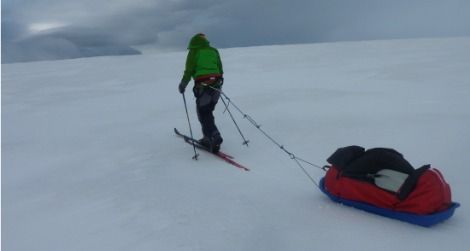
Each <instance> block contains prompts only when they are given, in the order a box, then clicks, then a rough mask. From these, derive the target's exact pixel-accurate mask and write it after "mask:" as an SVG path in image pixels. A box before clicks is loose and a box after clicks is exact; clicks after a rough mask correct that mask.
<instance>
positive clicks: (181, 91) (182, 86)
mask: <svg viewBox="0 0 470 251" xmlns="http://www.w3.org/2000/svg"><path fill="white" fill-rule="evenodd" d="M186 85H188V83H186V82H184V81H181V82H180V84H179V85H178V90H179V91H180V93H184V90H185V89H186Z"/></svg>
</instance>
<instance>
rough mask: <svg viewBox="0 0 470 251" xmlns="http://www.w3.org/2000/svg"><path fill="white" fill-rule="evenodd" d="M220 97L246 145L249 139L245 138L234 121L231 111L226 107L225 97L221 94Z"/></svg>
mask: <svg viewBox="0 0 470 251" xmlns="http://www.w3.org/2000/svg"><path fill="white" fill-rule="evenodd" d="M220 99H221V100H222V102H223V103H224V105H225V109H226V110H227V111H228V114H229V115H230V118H231V119H232V121H233V123H234V124H235V127H237V130H238V133H240V136H242V139H243V145H246V146H248V142H250V141H249V140H247V139H245V136H244V135H243V133H242V131H241V130H240V127H239V126H238V124H237V122H236V121H235V118H234V117H233V115H232V112H231V111H230V109H228V105H229V104H228V103H227V102H225V99H224V97H223V96H221V97H220Z"/></svg>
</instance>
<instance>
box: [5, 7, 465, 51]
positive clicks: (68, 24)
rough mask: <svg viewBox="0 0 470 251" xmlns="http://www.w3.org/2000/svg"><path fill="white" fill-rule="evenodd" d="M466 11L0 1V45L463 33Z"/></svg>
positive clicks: (226, 43) (122, 47)
mask: <svg viewBox="0 0 470 251" xmlns="http://www.w3.org/2000/svg"><path fill="white" fill-rule="evenodd" d="M5 2H6V3H5ZM468 13H470V1H467V0H446V1H442V0H394V1H390V0H357V1H344V0H290V1H284V0H269V1H268V0H226V1H217V0H198V1H194V0H172V1H170V0H133V1H128V0H113V1H102V0H81V1H67V0H44V1H26V0H16V1H2V42H4V44H5V41H9V42H8V43H6V44H7V45H8V48H9V50H14V49H15V48H16V49H17V48H18V47H21V48H22V49H23V50H24V47H26V46H31V47H30V48H28V49H26V50H25V51H35V50H39V49H40V48H45V47H47V48H48V49H47V50H46V51H48V52H50V53H52V52H53V51H54V50H53V48H49V47H52V46H46V44H47V42H50V43H52V44H55V45H57V46H58V48H61V49H60V50H61V51H67V52H70V55H77V54H76V52H74V49H72V48H75V49H78V51H79V53H78V55H94V54H96V55H101V54H102V53H100V50H103V51H105V52H107V53H110V52H113V51H116V52H117V53H121V52H123V51H128V49H130V47H138V46H152V47H155V48H172V49H184V48H185V47H186V43H187V42H188V40H189V38H190V37H191V36H192V35H193V34H194V33H197V32H204V33H206V34H208V36H209V38H210V39H211V41H212V43H213V44H214V45H216V46H218V47H237V46H252V45H264V44H286V43H312V42H327V41H345V40H369V39H390V38H415V37H440V36H468V35H470V15H468ZM48 23H52V24H56V25H58V26H62V27H61V28H60V29H55V30H54V29H51V30H48V31H47V35H44V31H42V32H37V31H36V33H34V29H31V27H38V26H39V27H41V25H42V26H43V27H47V24H48ZM44 24H46V25H44ZM77 27H80V28H77ZM28 41H29V42H28ZM31 41H36V42H37V41H40V42H39V44H43V46H41V47H40V48H38V47H37V46H34V45H35V43H33V42H31ZM46 41H47V42H46ZM89 44H92V45H93V46H89ZM71 45H73V46H71ZM98 45H99V46H98ZM64 48H69V49H64ZM85 48H93V49H92V50H88V51H87V50H85ZM110 48H112V49H110ZM2 51H3V52H4V53H5V50H4V49H3V47H2ZM84 51H87V52H86V53H85V52H84ZM50 53H46V54H48V55H50ZM9 54H14V53H12V52H7V53H6V56H8V55H9ZM3 58H4V57H3V55H2V59H3ZM24 58H27V56H24ZM35 58H38V57H35ZM25 60H26V59H25Z"/></svg>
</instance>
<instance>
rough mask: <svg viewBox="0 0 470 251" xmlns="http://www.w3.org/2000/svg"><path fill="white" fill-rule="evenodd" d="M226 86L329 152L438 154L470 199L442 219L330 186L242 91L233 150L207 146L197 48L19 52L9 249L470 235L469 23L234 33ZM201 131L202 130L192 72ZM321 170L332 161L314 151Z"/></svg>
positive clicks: (332, 242) (425, 242)
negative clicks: (416, 32) (308, 36)
mask: <svg viewBox="0 0 470 251" xmlns="http://www.w3.org/2000/svg"><path fill="white" fill-rule="evenodd" d="M220 52H221V55H222V58H223V62H224V68H225V71H226V74H225V85H224V92H225V93H226V94H227V95H228V96H229V97H230V98H231V100H232V101H233V102H234V103H235V104H236V105H237V106H238V107H239V108H241V109H242V110H243V111H244V112H245V113H247V114H248V115H250V116H251V117H252V118H254V119H255V120H256V122H258V123H259V124H261V126H262V127H261V128H262V129H263V130H265V131H266V132H267V133H268V134H270V135H271V136H272V137H273V138H274V139H275V140H277V141H278V142H279V143H281V144H282V145H284V147H285V148H286V149H288V150H289V151H291V152H293V153H294V154H295V155H297V156H299V157H301V158H304V159H306V160H309V161H311V162H313V163H315V164H318V165H324V164H326V158H327V157H329V156H330V154H332V153H333V152H334V151H335V150H336V149H337V148H339V147H343V146H347V145H353V144H355V145H361V146H364V147H366V148H371V147H379V146H380V147H392V148H395V149H397V150H398V151H400V152H402V153H403V154H404V155H405V157H406V158H407V159H408V160H409V161H410V163H411V164H413V165H414V166H415V167H416V168H417V167H419V166H421V165H423V164H428V163H430V164H432V165H433V166H434V167H437V168H438V169H440V170H441V171H442V172H443V173H444V176H445V177H446V179H447V181H448V182H449V183H450V184H451V187H452V189H453V200H454V201H457V202H460V203H461V204H462V206H461V207H460V208H458V209H457V210H456V213H455V215H454V216H453V217H452V218H451V219H450V220H448V221H446V222H444V223H442V224H439V225H436V226H434V227H432V228H423V227H419V226H415V225H411V224H408V223H403V222H400V221H396V220H392V219H388V218H384V217H380V216H377V215H373V214H370V213H366V212H363V211H360V210H357V209H352V208H349V207H346V206H342V205H340V204H337V203H334V202H332V201H330V200H329V199H328V198H327V197H326V196H325V195H323V194H322V193H321V192H320V191H319V190H318V188H316V187H315V185H314V184H313V183H312V182H311V181H310V180H309V179H308V178H307V176H306V175H304V173H303V172H302V170H301V169H300V168H299V167H298V166H297V165H296V164H295V162H294V161H292V160H291V159H290V158H289V156H288V155H287V154H285V153H284V152H283V151H282V150H281V149H279V148H278V147H277V146H276V145H274V144H273V143H271V141H269V140H268V139H267V138H266V137H264V135H262V134H261V133H260V132H259V131H258V130H257V129H256V128H255V127H254V126H252V125H251V124H250V123H249V122H248V121H247V120H246V119H243V117H242V116H241V115H240V114H239V113H237V111H236V110H235V109H233V107H232V112H233V114H234V115H235V118H236V119H237V121H238V123H239V125H240V127H241V129H242V131H243V132H244V133H245V136H246V137H247V138H248V139H249V140H250V142H251V144H250V146H249V147H245V146H243V145H242V144H241V143H242V139H241V137H240V136H239V134H238V131H237V130H236V128H235V126H234V125H233V123H232V121H231V120H230V117H229V115H228V114H227V113H223V111H224V109H223V105H222V103H220V104H219V105H218V107H217V110H216V112H215V116H216V121H217V124H218V126H219V129H220V130H221V132H222V134H223V137H224V140H225V141H224V144H223V146H222V150H223V151H226V152H228V153H230V154H232V155H234V156H235V157H236V160H237V161H239V162H240V163H242V164H244V165H246V166H248V167H249V168H251V171H249V172H245V171H242V170H240V169H237V168H235V167H233V166H231V165H228V164H226V163H224V162H222V161H220V160H219V159H216V158H215V157H213V156H212V155H209V154H206V153H203V152H201V153H200V158H199V160H198V161H194V160H192V159H191V157H192V156H193V149H192V147H191V146H189V145H187V144H185V143H184V142H183V141H182V140H181V139H180V138H177V137H176V136H175V135H174V133H173V128H174V127H177V128H179V129H180V130H181V131H183V132H186V133H187V132H188V131H189V129H188V125H187V120H186V114H185V112H184V106H183V100H182V98H181V95H180V94H179V93H178V92H177V84H178V82H179V80H180V78H181V74H182V70H183V66H184V60H185V57H186V52H177V53H174V52H173V53H167V54H153V55H138V56H122V57H99V58H85V59H76V60H64V61H51V62H35V63H21V64H6V65H2V67H3V72H2V230H3V232H2V241H3V243H2V247H3V248H4V250H28V251H29V250H48V251H50V250H256V251H259V250H394V251H395V250H466V248H465V247H468V246H469V245H470V240H469V238H468V236H470V226H469V223H470V222H469V218H468V215H469V213H470V209H469V207H468V206H467V205H469V204H470V198H469V196H466V195H465V193H466V192H467V191H468V190H469V189H470V185H469V184H470V183H469V181H468V179H469V177H470V168H469V167H467V165H468V163H470V155H469V153H468V150H469V149H470V137H469V136H470V132H469V128H470V109H469V108H470V99H469V96H470V38H452V39H417V40H389V41H366V42H349V43H330V44H306V45H287V46H264V47H251V48H233V49H224V50H220ZM186 98H187V100H188V102H189V104H190V105H189V108H190V111H189V112H190V117H191V121H192V125H193V131H194V132H195V134H196V136H197V137H199V136H200V134H201V133H200V129H199V124H198V122H197V119H196V113H195V110H194V99H193V97H192V95H191V91H190V88H188V90H187V92H186ZM305 168H306V169H307V170H308V172H309V173H310V175H311V176H312V177H314V178H315V180H317V181H318V180H319V179H320V178H321V177H322V176H323V175H324V172H323V171H322V170H320V169H318V168H315V167H311V166H305Z"/></svg>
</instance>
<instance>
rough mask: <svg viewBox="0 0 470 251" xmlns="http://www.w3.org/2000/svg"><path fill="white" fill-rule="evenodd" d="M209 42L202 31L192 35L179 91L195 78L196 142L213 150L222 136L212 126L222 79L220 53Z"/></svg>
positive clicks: (213, 125)
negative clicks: (198, 127) (198, 136)
mask: <svg viewBox="0 0 470 251" xmlns="http://www.w3.org/2000/svg"><path fill="white" fill-rule="evenodd" d="M209 44H210V43H209V40H207V38H206V35H204V34H202V33H198V34H196V35H194V36H193V37H192V38H191V41H190V42H189V45H188V50H189V52H188V55H187V57H186V67H185V70H184V75H183V78H182V79H181V82H180V84H179V86H178V90H179V92H180V93H182V94H183V93H184V91H185V89H186V86H187V85H188V83H189V81H190V80H191V78H193V79H194V87H193V93H194V96H195V97H196V110H197V116H198V119H199V122H200V123H201V128H202V134H203V138H202V139H200V140H199V143H200V144H201V145H203V146H205V147H208V148H209V149H210V151H212V152H214V153H216V152H218V151H219V149H220V145H221V144H222V141H223V139H222V137H221V136H220V132H219V130H218V129H217V127H216V125H215V121H214V115H213V111H214V109H215V106H216V104H217V101H218V100H219V97H220V92H219V91H218V90H220V89H221V88H222V84H223V81H224V79H223V69H222V61H221V59H220V55H219V52H218V51H217V49H216V48H214V47H211V46H210V45H209ZM214 88H215V89H217V90H214Z"/></svg>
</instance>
